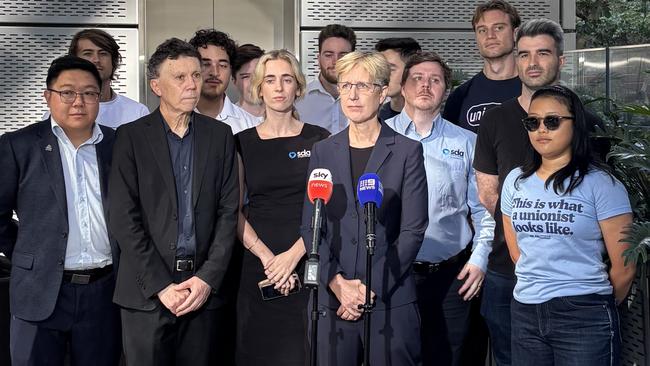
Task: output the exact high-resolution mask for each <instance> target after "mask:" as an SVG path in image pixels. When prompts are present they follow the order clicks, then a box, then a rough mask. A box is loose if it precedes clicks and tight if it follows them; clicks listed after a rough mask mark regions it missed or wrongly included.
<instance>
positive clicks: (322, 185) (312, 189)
mask: <svg viewBox="0 0 650 366" xmlns="http://www.w3.org/2000/svg"><path fill="white" fill-rule="evenodd" d="M332 188H333V186H332V173H331V172H330V171H329V170H327V169H320V168H319V169H314V170H312V172H311V174H309V182H308V183H307V195H308V196H309V200H310V201H312V202H314V200H315V199H322V200H323V201H325V203H327V201H329V199H330V197H331V196H332Z"/></svg>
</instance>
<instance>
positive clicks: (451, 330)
mask: <svg viewBox="0 0 650 366" xmlns="http://www.w3.org/2000/svg"><path fill="white" fill-rule="evenodd" d="M466 260H467V259H466V258H463V259H462V260H459V261H457V262H456V263H453V264H449V265H442V266H440V267H439V269H438V270H437V271H435V272H430V273H417V272H416V273H415V274H414V276H415V282H416V285H417V292H418V307H419V309H420V317H421V318H422V324H421V334H422V361H423V364H424V365H425V366H428V365H436V366H438V365H439V366H447V365H449V366H452V365H453V366H458V365H460V360H461V351H462V346H463V341H464V339H465V337H466V336H467V333H468V331H469V320H470V305H471V303H470V302H469V301H464V300H463V298H462V297H461V296H460V295H458V290H459V289H460V288H461V286H462V285H463V282H461V281H459V280H457V279H456V276H458V273H459V272H460V270H461V268H462V267H463V265H465V262H466Z"/></svg>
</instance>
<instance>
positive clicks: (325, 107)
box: [296, 78, 348, 135]
mask: <svg viewBox="0 0 650 366" xmlns="http://www.w3.org/2000/svg"><path fill="white" fill-rule="evenodd" d="M296 109H297V110H298V114H299V115H300V120H301V121H302V122H307V123H311V124H312V125H316V126H320V127H323V128H325V129H326V130H328V131H329V132H330V133H332V135H334V134H336V133H338V132H340V131H342V130H344V129H345V128H346V127H347V126H348V119H347V117H345V115H344V114H343V110H342V109H341V98H334V97H333V96H332V95H331V94H330V93H328V92H327V90H325V87H323V84H321V82H320V79H319V78H316V79H315V80H312V81H311V82H310V83H308V84H307V88H306V90H305V97H304V98H302V99H299V100H297V101H296Z"/></svg>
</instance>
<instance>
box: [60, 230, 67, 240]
mask: <svg viewBox="0 0 650 366" xmlns="http://www.w3.org/2000/svg"><path fill="white" fill-rule="evenodd" d="M61 237H62V238H63V239H66V238H67V237H68V233H66V232H65V231H64V232H62V233H61Z"/></svg>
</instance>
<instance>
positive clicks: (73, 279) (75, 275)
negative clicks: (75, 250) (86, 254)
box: [63, 264, 113, 285]
mask: <svg viewBox="0 0 650 366" xmlns="http://www.w3.org/2000/svg"><path fill="white" fill-rule="evenodd" d="M112 272H113V265H112V264H109V265H108V266H105V267H102V268H91V269H81V270H69V271H63V280H64V281H66V282H70V283H74V284H77V285H87V284H89V283H91V282H95V281H97V280H99V279H100V278H103V277H104V276H106V275H108V274H110V273H112Z"/></svg>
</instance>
